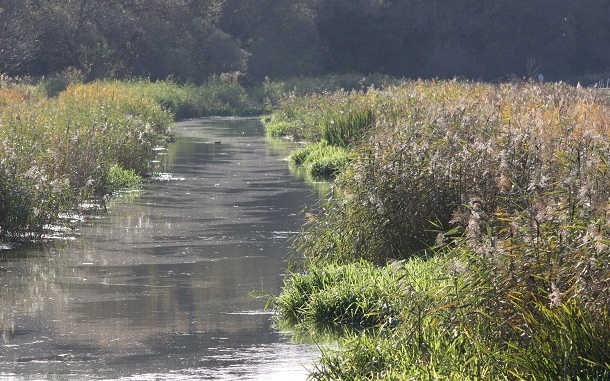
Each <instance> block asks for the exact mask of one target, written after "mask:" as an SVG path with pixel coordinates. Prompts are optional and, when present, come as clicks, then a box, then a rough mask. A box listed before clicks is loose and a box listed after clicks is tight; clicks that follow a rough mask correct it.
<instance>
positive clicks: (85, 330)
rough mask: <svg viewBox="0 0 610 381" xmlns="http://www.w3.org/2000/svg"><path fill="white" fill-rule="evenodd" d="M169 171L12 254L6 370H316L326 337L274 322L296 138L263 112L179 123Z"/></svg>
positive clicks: (228, 374)
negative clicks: (307, 336)
mask: <svg viewBox="0 0 610 381" xmlns="http://www.w3.org/2000/svg"><path fill="white" fill-rule="evenodd" d="M174 132H175V133H176V135H177V140H176V141H175V142H174V143H172V144H170V145H169V146H168V149H167V150H166V151H163V150H160V155H159V157H158V158H159V162H158V163H157V164H156V165H157V166H158V171H159V172H160V173H161V176H160V180H156V181H152V182H150V183H146V184H145V185H144V186H143V187H142V189H141V191H139V192H137V193H130V194H125V195H123V196H120V197H118V198H117V199H116V200H115V201H112V202H111V203H110V204H109V208H108V212H107V213H100V214H97V215H92V216H89V217H87V218H86V219H85V220H84V221H75V222H74V224H73V226H72V230H69V231H68V236H67V237H66V238H65V239H54V240H52V241H51V242H49V243H46V244H44V245H38V246H36V247H27V248H16V249H13V250H4V251H0V256H2V257H3V259H2V260H1V261H0V288H1V290H2V294H1V296H0V324H1V325H0V328H2V331H1V334H2V340H1V341H0V380H234V379H235V380H305V379H306V378H307V375H308V372H307V369H310V368H311V366H312V365H311V364H312V362H313V361H315V359H316V358H318V357H319V351H318V349H317V348H315V347H312V346H309V345H306V344H297V343H293V342H291V340H290V337H289V335H288V334H287V333H284V332H280V331H279V330H278V329H277V328H275V327H274V325H273V320H272V316H271V312H270V311H268V310H265V308H264V307H265V302H266V299H265V298H253V297H251V296H249V295H248V294H249V293H251V292H252V291H258V292H263V293H271V294H277V293H278V292H279V291H280V288H281V286H282V282H283V276H284V274H285V272H286V268H287V263H286V261H287V260H288V259H289V255H290V243H289V238H290V237H292V236H293V235H294V234H295V232H296V231H298V230H299V227H300V225H301V224H302V222H303V215H302V213H301V211H302V210H303V208H304V207H306V206H308V205H309V206H311V205H313V204H315V202H316V201H317V198H318V196H317V195H316V194H315V192H313V191H312V190H311V188H310V187H309V186H308V185H307V184H305V183H304V182H303V181H301V180H298V179H296V178H295V177H294V176H292V175H291V174H290V172H289V170H288V166H287V164H286V161H285V160H284V158H285V157H286V156H287V154H288V152H289V151H290V150H291V148H292V147H294V143H293V142H290V141H287V140H285V141H275V140H269V139H266V138H265V137H264V131H263V127H262V126H261V124H260V122H259V121H257V120H254V119H201V120H191V121H185V122H179V123H177V124H176V125H175V127H174Z"/></svg>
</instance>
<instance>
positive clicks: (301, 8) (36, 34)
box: [0, 0, 610, 82]
mask: <svg viewBox="0 0 610 381" xmlns="http://www.w3.org/2000/svg"><path fill="white" fill-rule="evenodd" d="M609 18H610V2H608V1H606V0H581V1H572V0H535V1H532V0H457V1H456V0H257V1H252V0H206V1H197V0H0V73H5V74H8V75H35V76H38V75H48V74H52V73H57V72H61V71H63V70H66V69H67V68H73V69H77V70H79V71H81V72H82V73H84V74H85V75H86V76H87V77H88V78H89V79H93V78H128V77H149V78H151V79H159V78H168V77H171V78H174V79H175V80H177V81H191V82H201V81H203V80H205V79H206V78H208V77H209V76H210V75H214V74H220V73H227V72H238V71H239V72H241V73H244V74H245V75H246V77H247V78H250V79H253V80H260V79H262V78H264V77H266V76H269V77H271V78H278V77H286V76H299V75H317V74H322V73H338V72H359V73H364V74H368V73H383V74H391V75H397V76H402V77H407V78H417V77H423V78H430V77H440V78H451V77H455V76H459V77H465V78H472V79H483V80H499V79H501V78H506V77H507V76H509V75H514V76H519V77H523V76H533V75H536V74H538V73H544V75H545V77H546V78H548V79H551V80H559V79H563V80H565V79H569V78H574V77H577V76H583V75H588V74H598V73H608V72H609V71H610V55H609V54H608V51H609V50H610V49H609V48H610V24H609V23H608V22H607V20H608V19H609Z"/></svg>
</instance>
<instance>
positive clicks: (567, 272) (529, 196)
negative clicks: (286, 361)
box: [270, 81, 610, 380]
mask: <svg viewBox="0 0 610 381" xmlns="http://www.w3.org/2000/svg"><path fill="white" fill-rule="evenodd" d="M279 104H280V106H282V107H283V108H282V109H280V111H279V112H278V114H276V115H278V117H277V119H275V120H276V121H277V120H281V119H283V120H284V121H286V122H287V123H286V125H289V126H293V128H296V129H297V130H299V131H300V130H301V129H309V131H303V132H302V133H301V136H304V137H310V138H311V137H313V138H316V137H317V136H320V137H321V131H323V128H324V127H323V126H326V125H328V123H329V120H334V121H336V120H338V119H337V118H336V117H335V116H332V115H333V114H334V115H337V114H338V115H346V114H347V115H349V112H346V110H354V109H356V110H362V109H365V110H370V111H371V112H372V113H373V115H372V120H373V123H371V124H370V126H367V127H366V128H364V129H361V130H359V131H361V135H360V136H361V137H360V138H359V139H358V140H355V141H354V142H355V143H354V144H349V145H348V147H349V149H350V158H351V160H350V163H349V165H347V166H346V167H345V169H344V170H342V171H341V172H340V174H338V176H337V180H336V181H335V184H334V188H335V192H334V195H335V198H334V199H330V200H329V201H328V202H327V203H326V204H325V205H324V206H323V208H322V210H321V212H320V213H317V214H311V215H309V218H310V219H309V222H308V223H307V224H306V225H305V226H304V229H303V232H302V233H301V234H300V235H299V237H298V238H297V240H296V245H297V247H298V249H299V250H300V252H301V253H303V254H304V256H305V267H304V271H303V273H302V274H301V275H299V274H295V275H294V276H293V277H291V278H290V279H289V280H288V281H287V283H286V287H285V289H284V291H283V293H282V295H281V296H280V297H279V298H278V309H279V312H280V315H282V316H284V317H290V319H292V321H293V322H294V321H296V322H298V323H299V324H300V325H301V326H303V327H305V329H306V330H311V329H312V328H311V327H313V326H315V325H318V324H323V325H324V324H328V325H330V326H339V327H341V326H344V325H345V323H344V322H342V321H340V320H337V319H336V316H344V315H345V316H352V315H353V314H354V312H353V311H350V309H353V308H357V306H365V305H366V306H369V307H367V309H361V312H362V311H365V312H362V313H363V314H364V315H365V316H369V317H374V316H385V317H387V316H388V315H387V310H385V309H384V308H385V307H384V308H381V307H380V306H386V305H387V304H386V303H385V302H384V303H381V302H379V301H385V300H392V301H393V302H392V304H391V305H392V308H391V310H392V311H393V312H392V314H391V317H392V321H393V322H395V323H392V324H388V320H383V319H382V320H380V321H375V320H374V319H370V321H371V322H372V323H371V327H368V328H367V330H366V332H369V333H368V334H353V333H352V334H347V335H344V336H343V337H344V343H343V346H342V349H341V350H340V351H339V352H336V353H325V354H324V356H323V359H322V361H321V362H320V364H319V368H318V370H317V371H316V372H315V373H314V378H315V379H320V380H331V379H332V380H342V379H344V380H348V379H350V380H351V379H367V380H368V379H371V380H373V379H375V380H377V379H387V380H394V379H401V380H402V379H447V380H455V379H473V378H475V379H528V380H530V379H536V380H558V379H561V380H577V379H580V380H584V379H607V378H608V377H610V357H608V353H610V347H609V344H608V343H610V329H608V327H610V316H609V314H608V310H609V307H610V305H609V300H610V294H609V292H610V291H609V290H610V284H608V282H609V279H610V265H609V264H610V250H609V249H608V243H609V242H610V240H609V238H610V235H609V234H608V233H609V231H608V226H610V224H609V222H608V219H607V215H608V205H609V202H608V200H610V184H609V183H608V181H609V179H610V177H609V176H608V168H609V167H608V154H609V153H610V137H609V136H608V132H609V131H608V129H609V127H610V125H609V122H608V121H609V120H610V105H609V103H608V98H607V95H606V94H605V93H602V92H600V91H597V90H586V89H575V88H572V87H569V86H565V85H561V84H544V85H540V84H510V85H486V84H471V83H460V82H456V81H451V82H434V81H430V82H410V83H406V84H404V85H402V86H397V87H388V88H385V89H383V90H374V89H369V90H368V91H366V92H364V91H363V92H335V93H331V94H325V95H316V96H311V97H308V98H302V99H301V98H299V99H287V100H284V101H282V102H280V103H279ZM346 105H349V107H348V108H346ZM354 105H359V107H355V106H354ZM361 105H364V106H361ZM291 108H292V110H291ZM328 108H330V109H331V110H328ZM329 116H331V117H329ZM273 119H274V117H271V118H270V120H273ZM346 119H347V118H346ZM320 140H322V139H321V138H320ZM421 258H432V259H427V260H422V259H421ZM362 260H365V261H367V262H370V263H374V264H376V265H378V266H379V267H378V268H377V272H375V271H373V272H372V273H371V271H372V270H371V269H370V268H369V267H367V268H366V269H365V270H363V269H360V268H357V267H356V268H354V267H353V266H354V265H353V263H360V261H362ZM388 263H391V265H388ZM388 266H391V267H392V268H393V270H392V271H397V272H398V274H393V275H391V277H390V278H391V280H390V283H392V282H394V283H396V284H397V285H394V286H392V287H386V286H384V287H382V289H387V290H388V292H389V295H384V296H380V295H381V294H379V293H374V292H365V293H362V294H359V293H358V292H356V290H360V289H361V287H360V286H358V285H353V286H351V287H348V286H345V284H346V280H345V277H344V275H339V274H340V273H342V272H344V271H349V272H355V275H352V276H351V278H353V279H358V280H359V282H360V283H361V284H369V285H376V284H384V282H383V281H380V280H379V279H378V278H377V277H385V276H388V275H384V274H386V273H387V272H388V271H389V270H388ZM414 268H415V269H417V270H414ZM318 272H325V274H327V275H325V277H324V279H325V281H324V282H320V281H319V280H315V279H317V278H320V277H319V276H317V277H316V276H313V275H312V274H316V273H318ZM372 274H373V275H372ZM414 274H415V275H414ZM426 279H433V280H434V281H433V282H424V281H425V280H426ZM417 282H424V283H425V284H424V285H423V286H422V285H421V284H419V285H416V284H415V283H417ZM302 283H307V284H309V285H308V286H303V285H302ZM297 290H298V292H297ZM302 290H307V291H306V292H305V291H302ZM290 295H309V296H302V297H301V300H300V301H297V302H294V303H292V302H290V303H289V302H287V301H286V299H287V298H289V297H290ZM347 296H350V297H351V298H352V299H349V298H348V300H351V302H349V303H346V302H345V300H346V298H347ZM371 298H373V299H374V300H371ZM320 300H322V302H320ZM396 301H398V302H396ZM299 303H301V304H299ZM313 309H317V312H311V310H313ZM364 320H366V321H369V320H367V319H364ZM335 328H336V327H335ZM371 329H373V330H372V331H371ZM370 332H373V333H370Z"/></svg>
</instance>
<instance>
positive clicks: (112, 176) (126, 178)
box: [105, 165, 142, 193]
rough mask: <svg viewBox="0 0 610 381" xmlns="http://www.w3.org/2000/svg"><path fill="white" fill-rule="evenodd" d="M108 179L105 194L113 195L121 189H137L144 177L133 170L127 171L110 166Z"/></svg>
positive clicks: (116, 166)
mask: <svg viewBox="0 0 610 381" xmlns="http://www.w3.org/2000/svg"><path fill="white" fill-rule="evenodd" d="M107 173H108V178H107V179H106V181H105V184H106V189H105V193H113V192H116V191H118V190H120V189H127V188H135V187H138V186H139V185H140V184H141V183H142V177H140V176H138V175H137V174H136V172H135V171H134V170H133V169H130V170H126V169H123V168H121V167H120V166H118V165H112V166H110V169H109V170H108V172H107Z"/></svg>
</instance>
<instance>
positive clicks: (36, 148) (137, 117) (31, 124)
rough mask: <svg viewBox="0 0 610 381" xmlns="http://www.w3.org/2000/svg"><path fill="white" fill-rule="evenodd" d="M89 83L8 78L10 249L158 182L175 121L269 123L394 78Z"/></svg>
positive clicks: (5, 177) (3, 120)
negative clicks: (290, 103)
mask: <svg viewBox="0 0 610 381" xmlns="http://www.w3.org/2000/svg"><path fill="white" fill-rule="evenodd" d="M81 77H82V75H80V73H78V72H77V71H74V70H68V71H66V72H64V73H61V74H58V75H55V76H52V77H49V78H43V79H32V78H25V79H11V78H7V77H4V76H2V77H0V142H2V145H3V149H2V151H1V152H0V201H1V202H0V242H1V241H7V240H10V241H15V240H32V239H34V240H36V239H39V238H40V237H42V236H43V235H44V234H45V230H46V229H47V227H49V226H50V225H52V224H58V223H62V221H61V219H60V218H59V216H60V215H62V214H65V213H67V212H71V211H73V210H74V209H75V208H78V206H79V205H81V204H82V203H83V202H90V201H92V199H93V200H94V201H95V202H96V203H102V204H103V202H104V198H105V197H107V196H108V195H110V194H112V193H113V192H114V191H116V190H118V189H121V188H124V187H133V186H137V184H138V183H139V182H140V181H141V179H142V177H149V176H151V175H153V173H152V170H153V169H152V167H151V159H152V158H153V156H154V154H155V152H156V151H155V146H157V145H158V144H161V145H162V144H164V143H165V142H166V141H168V140H171V137H170V136H169V135H170V134H171V133H170V131H169V126H170V125H171V123H173V121H175V120H181V119H186V118H196V117H204V116H237V115H239V116H260V115H262V114H263V113H265V110H270V109H272V108H273V107H274V106H275V105H276V104H277V102H278V100H279V99H281V98H282V97H283V96H284V95H285V94H288V93H289V94H292V95H294V96H296V95H304V94H311V93H318V92H326V91H334V90H336V89H338V88H347V89H354V88H364V87H366V86H369V85H370V84H372V83H374V82H375V81H378V83H379V82H387V81H390V79H389V78H386V77H382V76H372V77H368V78H363V77H362V76H360V75H356V74H352V75H349V74H348V75H342V76H327V77H319V78H294V79H290V80H284V81H269V80H266V81H264V82H263V83H262V84H260V85H257V86H245V85H243V84H241V83H239V81H238V80H236V79H235V78H232V77H227V76H213V77H211V78H209V80H208V81H207V82H206V83H204V84H203V85H200V86H194V85H189V84H177V83H174V82H172V81H169V80H168V81H157V82H151V81H148V80H125V81H96V82H92V83H83V82H82V80H81ZM96 200H97V201H96Z"/></svg>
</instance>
